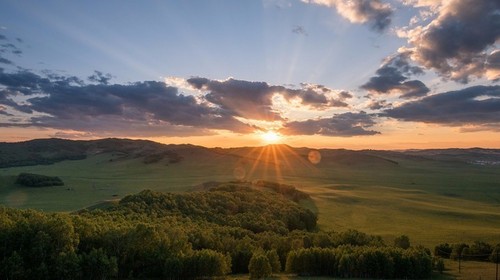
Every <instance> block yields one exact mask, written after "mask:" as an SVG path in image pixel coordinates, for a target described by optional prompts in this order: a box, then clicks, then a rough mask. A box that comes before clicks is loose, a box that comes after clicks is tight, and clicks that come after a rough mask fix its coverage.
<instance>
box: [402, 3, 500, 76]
mask: <svg viewBox="0 0 500 280" xmlns="http://www.w3.org/2000/svg"><path fill="white" fill-rule="evenodd" d="M499 11H500V1H497V0H453V1H447V2H445V4H443V5H442V6H441V7H440V9H439V12H438V16H437V18H435V19H434V20H433V21H432V22H430V23H429V24H428V25H427V26H425V27H420V26H419V27H416V28H414V29H412V30H409V31H408V32H406V34H407V35H406V36H407V38H408V42H409V43H410V45H411V48H409V50H410V51H411V52H412V59H413V60H415V61H417V62H418V63H420V64H421V65H423V66H425V67H426V68H430V69H434V70H436V71H437V72H438V73H439V74H441V75H442V76H444V77H446V78H450V79H453V80H455V81H459V82H462V83H467V82H468V81H469V78H470V77H471V76H476V77H480V76H482V75H484V74H485V72H486V71H487V69H486V65H485V63H486V60H487V55H488V54H487V53H488V49H490V48H495V47H494V44H495V42H497V40H498V39H499V38H500V12H499Z"/></svg>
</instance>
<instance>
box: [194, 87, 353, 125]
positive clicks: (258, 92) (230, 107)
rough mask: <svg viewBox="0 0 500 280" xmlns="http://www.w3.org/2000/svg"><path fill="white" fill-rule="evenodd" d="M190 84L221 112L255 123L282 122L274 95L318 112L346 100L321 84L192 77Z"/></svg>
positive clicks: (342, 105) (343, 105)
mask: <svg viewBox="0 0 500 280" xmlns="http://www.w3.org/2000/svg"><path fill="white" fill-rule="evenodd" d="M187 82H188V83H189V84H190V85H191V86H193V87H194V88H196V89H198V90H202V91H207V92H208V93H207V94H206V95H205V96H204V98H205V99H206V101H208V102H210V103H213V104H215V105H218V106H219V107H220V108H221V109H222V110H224V111H227V112H229V113H230V114H234V115H236V116H239V117H243V118H248V119H255V120H267V121H274V120H282V117H281V115H280V114H279V112H276V111H275V110H274V109H273V100H272V98H273V96H274V95H275V94H277V95H281V96H283V97H284V98H285V99H286V100H288V101H290V100H292V99H298V100H300V103H301V104H302V105H305V106H310V107H313V108H315V109H326V108H328V107H331V106H333V107H335V106H337V107H345V106H347V104H345V103H341V102H343V100H344V99H345V98H343V99H340V98H337V99H336V98H334V97H332V96H331V95H332V92H333V91H332V90H331V89H329V88H327V87H325V86H322V85H311V84H302V88H301V89H291V88H286V87H284V86H273V85H269V84H267V83H265V82H251V81H243V80H235V79H228V80H225V81H217V80H209V79H206V78H200V77H195V78H190V79H188V80H187Z"/></svg>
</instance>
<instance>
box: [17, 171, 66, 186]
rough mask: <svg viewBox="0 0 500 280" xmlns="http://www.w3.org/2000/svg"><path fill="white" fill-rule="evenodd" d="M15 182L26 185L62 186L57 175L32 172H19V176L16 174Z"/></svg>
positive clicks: (62, 183)
mask: <svg viewBox="0 0 500 280" xmlns="http://www.w3.org/2000/svg"><path fill="white" fill-rule="evenodd" d="M16 184H19V185H23V186H26V187H50V186H64V182H63V181H62V180H61V178H59V177H55V176H45V175H39V174H32V173H21V174H19V176H17V180H16Z"/></svg>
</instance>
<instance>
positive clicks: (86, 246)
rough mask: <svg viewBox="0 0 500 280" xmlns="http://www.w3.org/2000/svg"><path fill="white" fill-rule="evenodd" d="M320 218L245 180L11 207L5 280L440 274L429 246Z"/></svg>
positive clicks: (1, 274) (0, 219)
mask: <svg viewBox="0 0 500 280" xmlns="http://www.w3.org/2000/svg"><path fill="white" fill-rule="evenodd" d="M316 219H317V218H316V215H314V214H313V213H312V212H310V211H309V210H307V209H305V208H303V207H301V206H299V205H298V204H297V203H295V202H293V201H292V200H291V199H289V198H287V197H286V196H285V195H283V194H280V193H276V192H270V191H268V190H260V189H256V188H250V187H248V186H246V185H244V184H241V183H221V184H219V185H218V186H216V187H215V188H213V189H210V190H208V191H200V192H192V193H182V194H172V193H159V192H153V191H142V192H140V193H139V194H136V195H130V196H127V197H125V198H123V199H122V200H121V201H120V202H119V203H117V204H115V205H113V206H112V207H108V208H105V209H94V210H83V211H79V212H77V213H44V212H40V211H35V210H18V209H11V208H5V207H1V208H0V278H1V279H108V278H120V279H133V278H143V279H144V278H162V279H194V278H206V277H213V276H224V275H226V274H228V273H250V276H251V277H253V278H259V277H265V276H267V275H270V274H272V273H278V272H280V271H284V270H287V271H289V272H291V273H297V274H300V275H336V276H340V277H384V278H394V277H400V276H401V275H403V274H402V273H403V272H400V271H399V270H398V269H400V267H401V269H403V270H404V271H405V273H408V274H405V275H410V276H408V277H413V278H425V277H426V275H428V273H430V271H431V267H429V258H430V252H428V250H427V251H426V250H423V249H422V248H412V247H410V248H408V249H406V250H405V249H402V248H396V247H392V246H387V245H386V244H384V242H383V240H382V238H380V237H379V236H373V235H369V234H365V233H362V232H359V231H355V230H348V231H344V232H335V231H329V232H325V231H319V230H318V229H317V228H316ZM380 267H382V268H380ZM356 271H358V272H356Z"/></svg>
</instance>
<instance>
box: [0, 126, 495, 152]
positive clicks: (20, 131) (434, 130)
mask: <svg viewBox="0 0 500 280" xmlns="http://www.w3.org/2000/svg"><path fill="white" fill-rule="evenodd" d="M396 128H397V129H396ZM377 129H378V128H377ZM0 130H1V133H0V141H2V142H20V141H26V140H31V139H37V138H53V137H56V138H65V139H73V140H91V139H99V138H108V137H117V138H131V139H148V140H152V141H155V142H159V143H164V144H193V145H200V146H205V147H222V148H230V147H258V146H263V145H268V144H272V143H269V142H266V141H264V140H263V138H262V136H261V134H262V133H252V134H237V133H230V132H225V131H217V133H214V134H212V135H204V136H189V137H137V136H126V135H95V136H93V135H90V136H89V134H85V133H82V132H75V131H60V130H55V129H40V128H33V127H24V128H14V127H2V128H1V129H0ZM380 131H382V134H379V135H372V136H354V137H328V136H319V135H300V136H288V135H287V136H280V137H281V138H280V140H279V143H281V144H287V145H290V146H292V147H309V148H332V149H336V148H345V149H352V150H360V149H378V150H397V149H433V148H437V149H440V148H472V147H481V148H494V149H500V133H498V132H493V131H475V132H461V131H460V129H459V128H455V127H444V126H437V125H426V124H415V123H411V124H406V123H400V122H395V123H391V124H388V125H387V126H384V127H380ZM72 136H73V137H72Z"/></svg>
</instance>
